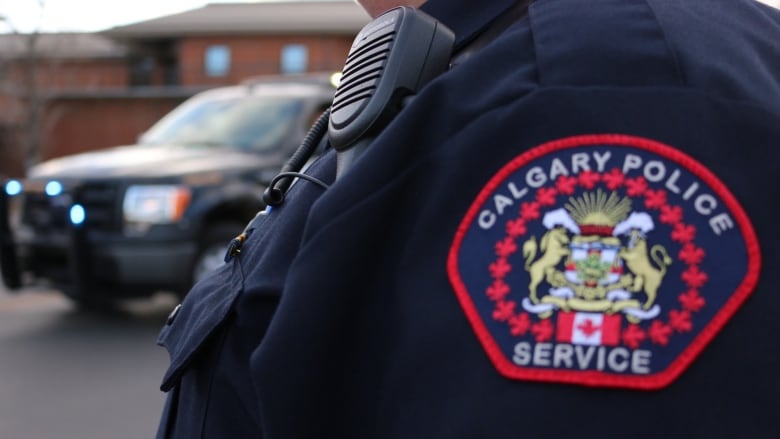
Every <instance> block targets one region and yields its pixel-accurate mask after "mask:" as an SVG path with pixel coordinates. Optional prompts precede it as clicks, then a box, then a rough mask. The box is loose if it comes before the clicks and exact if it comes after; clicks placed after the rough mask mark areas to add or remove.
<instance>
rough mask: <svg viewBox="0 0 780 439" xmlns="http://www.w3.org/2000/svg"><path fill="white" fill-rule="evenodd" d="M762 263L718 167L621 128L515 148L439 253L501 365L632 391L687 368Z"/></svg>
mask: <svg viewBox="0 0 780 439" xmlns="http://www.w3.org/2000/svg"><path fill="white" fill-rule="evenodd" d="M723 267H728V269H727V270H726V269H723ZM759 269H760V251H759V247H758V241H757V239H756V236H755V232H754V231H753V227H752V225H751V224H750V221H749V219H748V217H747V216H746V214H745V213H744V211H743V209H742V207H741V206H740V205H739V203H738V202H737V200H736V199H735V198H734V196H733V195H732V194H731V193H730V192H729V190H728V189H727V188H726V186H725V185H724V184H723V183H721V182H720V180H719V179H718V178H717V177H716V176H714V175H713V174H712V173H711V172H710V171H709V170H708V169H706V168H705V167H704V166H702V165H701V164H699V163H698V162H696V161H695V160H694V159H693V158H691V157H689V156H687V155H685V154H684V153H682V152H680V151H679V150H677V149H674V148H673V147H671V146H668V145H664V144H661V143H659V142H655V141H653V140H649V139H644V138H637V137H631V136H624V135H593V136H579V137H571V138H565V139H561V140H558V141H554V142H550V143H547V144H544V145H541V146H538V147H536V148H534V149H532V150H530V151H528V152H526V153H524V154H522V155H520V156H518V157H516V158H515V159H514V160H512V161H511V162H510V163H508V164H507V165H505V166H504V167H503V168H502V169H501V170H500V171H499V172H498V173H497V174H496V175H495V176H494V177H493V178H492V179H491V180H490V181H489V182H488V183H487V185H486V186H485V187H484V189H483V190H482V191H481V192H480V194H479V195H478V197H477V199H476V200H475V201H474V202H473V203H472V205H471V207H470V209H469V211H468V212H467V213H466V215H465V217H464V219H463V221H462V223H461V225H460V228H459V229H458V232H457V233H456V235H455V238H454V240H453V244H452V247H451V250H450V255H449V260H448V273H449V277H450V281H451V283H452V285H453V287H454V290H455V293H456V295H457V297H458V300H459V301H460V303H461V306H462V308H463V309H464V311H465V313H466V316H467V318H468V319H469V322H470V323H471V325H472V327H473V328H474V330H475V332H476V334H477V336H478V338H479V340H480V342H481V343H482V345H483V347H484V348H485V350H486V352H487V354H488V357H489V358H490V360H491V361H492V362H493V364H494V365H495V366H496V368H497V369H498V371H499V372H500V373H502V374H503V375H505V376H507V377H509V378H513V379H521V380H536V381H550V382H562V383H572V384H582V385H591V386H610V387H625V388H641V389H656V388H661V387H664V386H666V385H668V384H669V383H671V382H672V381H673V380H674V379H675V378H676V377H677V376H679V375H680V374H681V373H682V372H683V371H684V370H685V368H686V367H687V366H688V365H689V364H690V362H692V361H693V360H694V358H695V357H696V356H697V355H698V353H699V352H701V350H702V349H704V347H705V346H706V344H707V343H708V342H709V341H710V340H711V339H712V338H713V337H714V336H715V334H716V333H717V332H718V331H719V330H720V329H721V328H722V327H723V325H724V324H725V323H726V321H727V320H728V319H729V318H730V317H731V316H732V315H733V314H734V313H735V312H736V311H737V308H738V307H739V306H740V305H741V304H742V303H743V302H744V300H745V299H746V298H747V296H748V295H749V294H750V293H751V292H752V290H753V288H754V287H755V284H756V282H757V280H758V272H759Z"/></svg>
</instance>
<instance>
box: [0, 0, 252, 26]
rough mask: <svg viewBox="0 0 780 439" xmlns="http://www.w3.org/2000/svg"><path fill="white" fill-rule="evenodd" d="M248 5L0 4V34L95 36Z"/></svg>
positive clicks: (57, 0) (14, 0)
mask: <svg viewBox="0 0 780 439" xmlns="http://www.w3.org/2000/svg"><path fill="white" fill-rule="evenodd" d="M250 1H252V0H0V33H11V32H24V33H28V32H34V31H36V30H37V31H41V32H69V31H74V32H94V31H99V30H104V29H108V28H111V27H114V26H121V25H124V24H130V23H137V22H139V21H144V20H149V19H152V18H157V17H161V16H164V15H170V14H176V13H178V12H183V11H187V10H191V9H197V8H200V7H201V6H205V5H206V4H208V3H243V2H250ZM255 1H263V0H255ZM41 4H43V6H42V7H41Z"/></svg>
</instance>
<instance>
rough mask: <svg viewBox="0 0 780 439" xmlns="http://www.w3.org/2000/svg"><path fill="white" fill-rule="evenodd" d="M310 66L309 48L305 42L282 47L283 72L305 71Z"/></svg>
mask: <svg viewBox="0 0 780 439" xmlns="http://www.w3.org/2000/svg"><path fill="white" fill-rule="evenodd" d="M308 66H309V49H307V48H306V46H304V45H303V44H288V45H286V46H284V47H282V73H304V72H306V69H307V67H308Z"/></svg>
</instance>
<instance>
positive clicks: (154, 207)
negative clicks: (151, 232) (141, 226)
mask: <svg viewBox="0 0 780 439" xmlns="http://www.w3.org/2000/svg"><path fill="white" fill-rule="evenodd" d="M190 196H191V193H190V189H189V188H188V187H186V186H174V185H143V186H142V185H138V186H130V187H129V188H127V192H125V200H124V203H123V212H124V219H125V222H130V223H149V224H163V223H173V222H176V221H178V220H180V219H181V217H182V215H184V211H185V210H186V209H187V206H188V205H189V204H190Z"/></svg>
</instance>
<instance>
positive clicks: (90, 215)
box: [22, 182, 120, 232]
mask: <svg viewBox="0 0 780 439" xmlns="http://www.w3.org/2000/svg"><path fill="white" fill-rule="evenodd" d="M73 204H80V205H82V206H83V207H84V211H85V213H86V217H85V220H84V226H86V227H88V228H89V229H91V230H105V231H111V230H118V229H119V228H120V224H119V215H120V213H119V202H118V188H117V186H116V185H114V184H110V183H95V182H89V183H83V184H81V185H78V186H75V187H68V188H67V189H66V190H65V192H64V193H63V194H61V195H57V196H53V197H52V196H48V195H46V194H45V193H42V192H27V193H25V199H24V208H23V211H22V222H23V223H25V224H27V225H29V226H31V227H32V228H33V229H34V230H36V231H41V232H63V231H66V230H67V228H68V227H69V224H70V208H71V206H72V205H73Z"/></svg>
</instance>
